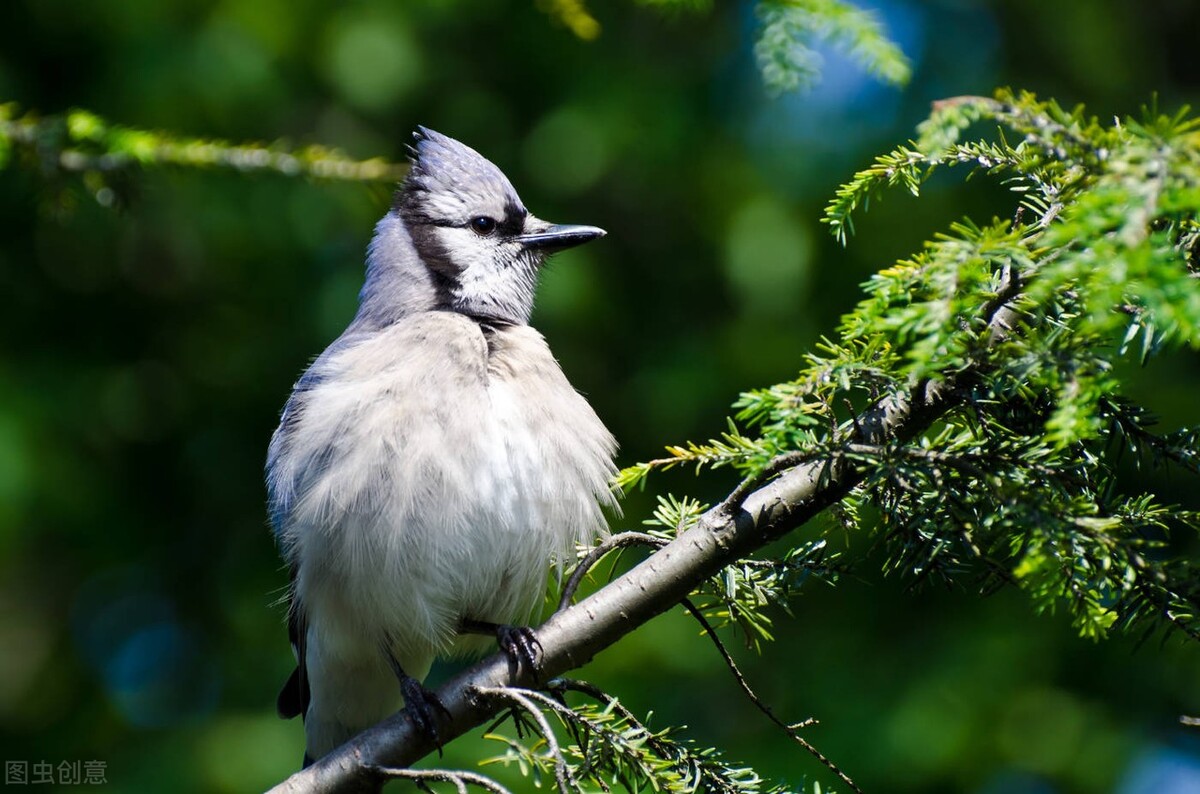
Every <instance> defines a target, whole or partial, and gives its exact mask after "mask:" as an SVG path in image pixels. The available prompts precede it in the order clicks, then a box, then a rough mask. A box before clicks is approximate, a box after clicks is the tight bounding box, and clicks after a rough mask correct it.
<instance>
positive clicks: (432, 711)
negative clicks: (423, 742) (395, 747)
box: [381, 646, 450, 755]
mask: <svg viewBox="0 0 1200 794" xmlns="http://www.w3.org/2000/svg"><path fill="white" fill-rule="evenodd" d="M381 650H382V651H383V655H384V658H386V659H387V661H388V664H389V665H390V666H391V668H392V672H393V673H395V674H396V678H397V680H399V681H400V694H401V695H403V696H404V707H405V708H406V709H408V713H409V716H411V717H412V721H413V723H414V724H416V726H417V730H419V731H420V732H421V733H422V734H423V735H424V736H425V737H426V738H427V739H429V740H430V741H431V742H433V744H434V745H435V746H436V747H437V751H438V755H441V754H442V737H441V735H440V734H438V729H437V723H438V720H437V717H438V715H439V714H440V715H441V716H442V717H443V718H445V719H447V720H448V719H450V710H449V709H448V708H446V704H445V703H443V702H442V700H441V698H439V697H438V696H437V695H436V694H435V693H433V692H431V691H430V690H428V689H426V688H425V687H424V686H422V685H421V682H420V681H418V680H417V679H415V678H413V677H412V676H411V675H409V674H408V673H406V672H404V668H403V667H401V666H400V662H398V661H396V657H395V656H393V655H392V653H391V651H390V650H388V648H387V647H386V646H384V647H383V648H382V649H381Z"/></svg>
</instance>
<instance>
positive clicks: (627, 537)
mask: <svg viewBox="0 0 1200 794" xmlns="http://www.w3.org/2000/svg"><path fill="white" fill-rule="evenodd" d="M667 543H668V541H667V540H665V539H664V538H656V537H655V536H654V535H650V534H647V533H645V532H618V533H617V534H616V535H610V536H609V537H608V538H606V539H605V540H604V542H603V543H600V544H599V545H597V546H594V547H592V549H591V551H589V552H588V553H587V554H586V555H585V556H584V558H583V559H582V560H580V561H579V564H578V565H576V566H575V570H573V571H572V572H571V578H569V579H568V580H567V583H566V584H565V585H563V591H562V596H560V597H559V599H558V609H556V610H554V611H555V612H561V611H562V610H564V609H566V608H567V607H569V606H570V605H571V599H572V598H574V597H575V591H576V590H578V589H579V585H580V583H582V582H583V577H584V576H586V575H587V572H588V571H590V570H591V569H592V566H594V565H595V564H596V563H597V562H598V561H599V560H600V558H601V557H603V556H604V555H605V554H608V553H609V552H610V551H612V550H613V549H620V548H625V547H626V546H654V547H655V548H662V547H663V546H665V545H667Z"/></svg>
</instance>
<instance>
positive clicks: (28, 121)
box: [0, 102, 408, 205]
mask: <svg viewBox="0 0 1200 794" xmlns="http://www.w3.org/2000/svg"><path fill="white" fill-rule="evenodd" d="M13 162H23V163H25V164H28V165H32V166H35V167H36V168H37V169H38V170H40V171H41V172H42V173H43V174H45V175H46V176H47V177H58V176H61V175H71V176H77V177H79V178H81V179H82V180H83V183H84V185H85V186H86V187H87V188H88V189H89V191H90V192H91V193H92V194H93V195H94V196H95V198H96V199H97V201H99V202H100V203H101V204H105V205H110V204H113V203H116V202H118V201H119V199H120V194H119V191H120V186H121V181H120V180H121V178H122V176H123V175H125V174H127V173H129V172H131V171H133V170H136V169H139V168H149V167H164V166H165V167H177V168H224V169H232V170H234V171H241V172H254V171H268V172H275V173H278V174H282V175H284V176H289V177H296V176H308V177H313V178H317V179H335V180H349V181H356V182H395V181H397V180H399V179H400V178H401V177H403V176H404V174H405V173H406V172H407V171H408V166H407V165H401V164H397V163H392V162H389V161H387V160H385V159H383V158H379V157H374V158H371V159H368V160H355V159H352V158H350V157H347V156H346V155H344V154H342V153H341V152H339V151H337V150H336V149H330V148H327V147H324V146H316V145H310V146H303V147H299V148H294V147H291V146H289V145H287V144H286V143H284V142H276V143H272V144H262V143H230V142H228V141H222V140H215V139H208V138H194V137H184V136H179V135H176V134H173V133H168V132H163V131H158V130H145V129H138V128H135V127H127V126H123V125H119V124H112V123H110V122H109V121H106V120H105V119H103V118H101V117H100V116H98V115H96V114H95V113H91V112H89V111H86V110H79V109H75V110H70V111H67V112H66V113H64V114H62V115H53V116H41V115H39V114H38V113H36V112H25V113H22V112H21V109H20V108H19V107H18V106H17V105H16V104H15V103H12V102H9V103H6V104H0V169H3V168H5V167H7V166H8V165H10V164H12V163H13Z"/></svg>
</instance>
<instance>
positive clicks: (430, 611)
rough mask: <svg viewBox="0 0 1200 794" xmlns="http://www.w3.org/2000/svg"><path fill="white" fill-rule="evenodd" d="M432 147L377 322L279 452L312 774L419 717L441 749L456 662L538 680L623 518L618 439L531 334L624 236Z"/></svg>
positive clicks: (384, 243)
mask: <svg viewBox="0 0 1200 794" xmlns="http://www.w3.org/2000/svg"><path fill="white" fill-rule="evenodd" d="M413 137H414V143H413V144H412V145H411V146H410V148H409V151H410V161H411V165H410V168H409V171H408V173H407V175H406V176H405V177H404V178H403V180H402V181H401V182H400V184H399V186H398V188H397V190H396V192H395V194H394V197H393V200H392V202H391V206H390V207H389V210H388V211H387V213H386V214H385V215H384V216H383V218H382V219H381V220H380V221H379V222H378V224H377V225H376V226H375V230H374V236H373V238H372V239H371V242H370V244H369V245H368V248H367V256H366V275H365V279H364V282H363V286H362V289H361V291H360V293H359V296H358V307H357V311H356V313H355V315H354V317H353V319H352V320H351V321H350V323H349V325H348V326H347V327H346V329H345V330H344V331H343V332H342V334H341V335H340V336H338V337H337V338H336V339H335V340H334V341H333V342H332V343H331V344H330V345H329V346H328V347H327V348H326V349H325V350H324V352H322V353H321V354H320V355H319V356H318V357H317V358H316V359H315V360H314V361H313V362H312V364H311V365H310V366H309V367H308V368H307V370H305V371H304V373H303V374H302V375H301V376H300V378H299V380H297V381H296V383H295V385H294V386H293V388H292V392H291V395H290V397H289V398H288V400H287V402H286V403H285V405H284V408H283V411H282V413H281V415H280V419H279V425H278V427H277V429H276V430H275V432H274V434H273V435H272V437H271V441H270V444H269V447H268V452H267V462H266V484H267V495H268V509H269V513H270V517H271V524H272V526H273V530H274V534H275V537H276V540H277V543H278V546H279V548H280V552H281V555H282V556H283V558H284V560H285V561H286V563H287V565H288V567H289V569H290V573H291V584H290V587H289V592H288V601H289V607H288V629H289V637H290V639H291V643H292V647H293V651H294V653H295V656H296V662H297V665H296V669H295V671H294V672H293V673H292V675H291V677H290V678H289V679H288V681H287V683H286V684H285V685H284V687H283V690H282V691H281V692H280V694H279V698H278V701H277V707H278V710H279V713H280V715H281V716H283V717H294V716H296V715H300V716H302V717H303V719H304V729H305V754H304V764H305V766H307V765H309V764H310V763H312V762H313V761H314V760H315V759H317V758H320V757H321V756H323V755H325V754H326V753H328V752H329V751H330V750H332V749H334V748H335V747H337V746H339V745H340V744H342V743H344V742H346V741H347V740H349V739H350V738H351V737H353V736H354V735H356V734H357V733H359V732H361V731H362V730H364V729H366V728H368V727H370V726H371V725H373V724H375V723H377V722H379V721H380V720H382V719H384V718H386V717H388V716H390V715H391V714H392V713H394V712H395V711H397V710H398V709H399V708H400V707H401V705H402V704H407V705H409V706H412V707H413V708H410V709H409V710H410V712H413V713H414V718H415V719H416V720H417V722H418V724H419V725H420V726H421V727H423V728H424V729H425V730H426V731H427V733H428V734H431V735H432V736H433V737H434V738H435V740H436V738H437V732H436V722H437V718H438V716H439V710H444V709H443V708H442V707H441V704H440V702H439V701H437V699H436V696H434V695H433V694H432V693H431V692H429V691H428V690H426V689H425V688H424V686H423V684H422V683H421V682H422V680H423V679H424V678H425V676H426V675H427V674H428V672H429V670H430V667H431V665H432V663H433V662H434V660H435V659H437V658H443V657H454V656H460V655H464V654H473V653H479V652H481V651H483V650H486V648H487V647H489V644H490V643H492V642H493V641H494V640H495V641H499V643H500V645H501V647H502V648H503V649H504V650H505V651H506V652H507V653H509V654H510V657H511V658H513V659H514V660H517V661H522V660H523V661H524V663H527V664H536V661H537V660H536V654H537V652H538V650H539V646H538V645H537V642H536V639H535V638H534V637H533V636H532V634H531V633H530V631H529V630H528V629H527V628H524V623H525V621H528V620H529V619H530V618H531V616H532V615H533V613H534V612H535V609H536V608H537V607H538V606H539V605H540V604H541V603H543V600H544V599H545V596H546V593H547V589H548V587H549V583H550V582H551V581H552V580H553V577H552V576H551V572H552V571H555V570H558V571H561V570H562V567H563V566H564V565H565V564H567V562H569V561H570V560H572V559H574V556H575V554H576V550H577V548H578V546H579V545H587V544H590V543H593V542H595V540H596V539H597V538H600V537H602V536H603V535H604V534H605V533H606V532H607V522H606V515H609V514H612V512H613V511H616V510H617V508H616V505H615V496H614V492H613V490H612V486H611V482H612V478H613V475H614V474H615V466H614V462H613V461H614V456H615V454H616V449H617V445H616V441H615V439H614V437H613V435H612V434H611V433H610V432H609V430H608V429H607V428H606V427H605V425H604V423H603V422H602V421H601V420H600V418H599V417H598V416H597V414H596V412H595V411H594V410H593V409H592V407H591V405H590V404H589V403H588V401H587V400H586V398H585V397H584V396H582V395H581V394H580V393H579V392H578V391H576V390H575V388H574V387H573V386H572V385H571V384H570V382H569V381H568V380H567V378H566V376H565V375H564V373H563V371H562V369H561V367H560V366H559V364H558V362H557V360H556V359H555V357H554V356H553V354H552V353H551V351H550V348H549V346H548V344H547V342H546V340H545V338H544V337H543V336H542V335H541V334H540V333H538V332H537V331H536V330H535V329H534V328H532V327H531V326H530V324H529V320H530V313H531V311H532V309H533V304H534V295H535V290H536V287H537V283H538V279H539V273H540V271H541V269H542V267H543V264H544V263H545V261H546V259H547V257H549V256H550V255H551V254H553V253H556V252H558V251H561V250H564V249H568V248H572V247H574V246H577V245H581V244H583V243H586V242H588V241H591V240H596V239H598V238H600V237H603V236H604V235H605V232H604V230H603V229H600V228H597V227H595V226H584V225H556V224H551V223H548V222H546V221H543V220H540V219H539V218H537V217H535V216H534V215H532V214H531V213H530V212H529V211H528V210H527V209H526V208H525V205H524V203H522V201H521V199H520V197H519V196H518V195H517V192H516V190H515V189H514V188H513V186H512V183H511V182H510V181H509V180H508V178H507V177H506V176H505V175H504V174H503V172H502V171H501V170H500V169H499V168H498V167H497V166H495V165H494V164H493V163H492V162H490V161H489V160H487V159H485V158H484V157H483V156H482V155H480V154H479V153H478V152H476V151H475V150H474V149H471V148H470V147H468V146H466V145H464V144H462V143H460V142H459V141H457V140H455V139H453V138H450V137H448V136H446V135H442V134H441V133H438V132H435V131H433V130H431V129H427V128H425V127H418V128H417V131H416V132H415V133H414V136H413ZM487 635H492V637H494V640H493V639H492V638H489V636H487Z"/></svg>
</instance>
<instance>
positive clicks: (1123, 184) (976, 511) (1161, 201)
mask: <svg viewBox="0 0 1200 794" xmlns="http://www.w3.org/2000/svg"><path fill="white" fill-rule="evenodd" d="M981 122H990V123H995V124H997V125H999V126H1000V127H1001V129H1000V131H999V132H998V133H997V134H996V135H994V136H992V137H989V138H981V139H979V140H973V141H965V142H964V141H962V140H961V139H962V137H963V136H964V134H965V133H966V132H967V131H968V130H969V129H971V128H972V127H973V126H976V125H979V124H980V123H981ZM1197 130H1198V123H1197V121H1196V120H1194V119H1189V118H1188V117H1187V115H1186V114H1185V113H1179V114H1176V115H1173V116H1167V115H1162V114H1159V113H1157V112H1155V111H1152V110H1148V111H1146V113H1145V114H1144V116H1143V118H1142V119H1140V120H1138V121H1133V120H1124V121H1118V122H1115V123H1114V124H1112V125H1108V126H1104V125H1101V124H1099V123H1098V122H1097V121H1096V120H1095V119H1093V118H1090V117H1087V116H1086V115H1085V114H1084V112H1083V110H1082V109H1075V110H1073V111H1069V112H1068V111H1065V110H1063V109H1062V108H1060V107H1059V106H1058V105H1056V104H1055V103H1053V102H1041V101H1038V100H1037V99H1036V98H1035V97H1033V96H1031V95H1028V94H1022V95H1019V96H1018V95H1013V94H1011V93H1008V92H1001V93H999V94H998V95H997V97H996V98H994V99H988V98H978V97H967V98H960V99H957V100H953V101H949V102H943V103H941V104H939V105H938V106H937V107H936V108H935V111H934V113H933V114H932V115H931V117H930V118H929V119H928V120H927V121H926V122H925V123H924V124H922V126H921V128H920V141H918V142H917V143H915V144H913V145H911V146H905V147H900V148H898V149H896V150H895V151H893V152H891V153H890V154H887V155H884V156H883V157H880V158H878V159H877V160H876V162H875V163H874V164H873V165H872V166H871V167H870V168H868V169H866V170H864V171H862V172H861V173H859V174H857V175H856V176H855V178H854V179H853V180H852V181H851V182H849V183H848V184H847V185H845V186H844V187H843V188H842V189H841V190H840V191H838V194H837V196H836V197H835V199H834V200H833V202H832V203H831V204H830V205H829V207H828V209H827V211H826V218H825V220H826V222H827V223H828V224H829V226H830V229H831V230H832V232H833V233H834V234H835V235H836V236H837V237H838V238H839V239H842V240H845V239H846V236H847V234H848V232H849V231H850V230H852V224H851V221H852V217H853V215H854V213H855V212H856V211H858V210H862V209H866V207H867V205H868V202H869V200H870V199H871V198H873V197H877V196H879V195H880V194H881V193H882V191H883V190H885V189H888V188H892V187H901V188H904V189H906V190H908V191H909V192H911V193H913V194H919V192H920V188H921V185H922V184H923V183H924V182H925V180H926V179H928V178H929V176H930V174H931V173H932V172H933V171H934V170H935V169H936V168H937V167H939V166H956V165H967V166H969V167H970V168H972V170H973V171H974V172H980V173H984V174H987V175H990V176H998V177H1000V178H1002V179H1003V180H1004V181H1005V183H1006V184H1007V185H1008V186H1009V187H1010V188H1011V189H1012V190H1013V191H1014V192H1015V193H1016V194H1017V196H1018V201H1017V207H1016V210H1015V217H1014V218H1013V219H1012V220H1011V221H999V220H997V221H993V222H991V223H989V224H987V225H978V224H975V223H973V222H971V221H969V220H964V221H961V222H958V223H955V224H952V225H951V227H950V229H949V231H948V232H946V233H944V234H940V235H938V236H936V237H935V238H934V239H933V240H932V241H930V242H929V243H927V244H926V245H925V247H924V249H923V250H922V251H921V252H920V253H918V254H917V255H916V256H914V257H912V258H910V259H907V260H904V261H901V262H899V263H897V264H896V265H894V266H892V267H889V268H887V269H885V270H882V271H880V272H879V273H877V274H876V275H875V276H873V277H872V278H871V280H870V281H869V282H868V283H867V284H866V285H865V286H864V289H865V291H866V297H865V298H864V300H863V301H862V302H861V303H860V304H859V305H858V307H857V308H856V309H855V310H854V311H853V312H851V313H849V314H848V315H846V316H845V317H844V318H843V320H842V323H841V325H840V327H839V329H838V335H837V338H836V339H834V340H826V341H825V342H824V343H823V344H822V346H821V348H820V349H819V350H818V351H817V352H816V353H814V354H813V355H811V356H809V359H808V363H807V366H806V367H805V368H804V369H803V370H802V371H801V373H800V374H799V376H798V377H797V378H796V379H795V380H793V381H790V382H788V383H783V384H778V385H775V386H771V387H768V388H765V389H759V390H756V391H753V392H749V393H747V394H744V395H743V396H742V397H741V399H740V400H739V401H738V403H737V404H736V406H735V407H736V408H737V409H739V412H738V414H737V419H738V420H739V421H740V422H741V423H742V426H741V428H738V427H734V426H731V428H730V430H729V431H727V432H726V433H725V434H724V435H723V436H722V438H721V439H720V440H718V441H715V442H710V443H709V444H687V445H680V446H675V447H671V448H669V451H670V452H671V457H669V458H665V459H662V460H659V461H652V462H650V463H649V464H643V465H642V466H641V467H636V468H635V470H634V471H633V472H632V473H627V474H626V475H625V476H624V478H623V480H622V481H623V482H634V483H639V484H640V483H644V481H645V477H646V475H647V474H648V473H649V471H651V470H653V469H655V468H666V467H669V466H671V465H675V464H679V463H690V462H694V463H696V464H697V465H698V466H720V465H728V466H733V467H735V468H737V469H738V470H739V471H740V472H741V473H742V474H743V475H744V476H747V477H750V478H760V479H761V478H766V477H769V476H772V475H774V474H776V473H777V472H778V471H779V470H780V469H781V468H783V467H784V466H783V465H781V464H786V465H794V464H795V463H798V462H802V461H804V460H812V459H818V458H824V459H832V458H835V457H836V458H841V459H843V460H846V461H849V462H852V463H853V464H854V465H856V466H858V467H860V469H861V470H862V471H864V472H865V481H864V482H863V483H862V484H861V485H860V486H859V487H858V488H857V489H856V490H855V491H854V492H853V493H852V494H851V496H850V498H849V499H848V500H847V501H846V502H845V503H844V504H843V505H841V508H840V511H839V518H840V519H841V522H840V524H838V526H839V527H840V526H849V527H851V528H857V529H861V530H864V531H871V532H873V533H874V534H876V536H877V537H878V538H879V539H880V542H881V544H882V548H883V549H884V551H885V552H886V568H887V569H888V570H889V571H892V572H895V573H898V574H902V575H906V576H911V577H914V578H915V580H916V581H922V582H924V581H942V582H959V581H969V582H975V583H977V584H979V585H980V586H981V587H983V588H984V589H990V588H992V587H995V586H999V585H1003V584H1016V585H1017V586H1019V587H1021V588H1022V589H1023V590H1025V591H1026V592H1027V593H1028V594H1029V596H1030V598H1031V599H1032V601H1033V604H1034V607H1035V608H1036V609H1037V610H1039V611H1050V610H1055V609H1066V610H1067V611H1068V612H1069V613H1070V615H1071V617H1072V620H1073V621H1074V624H1075V626H1076V628H1077V629H1078V631H1079V633H1080V634H1081V635H1083V636H1085V637H1091V638H1093V639H1100V638H1102V637H1104V636H1106V635H1107V634H1108V633H1109V632H1110V631H1111V630H1113V629H1121V630H1130V629H1141V630H1145V631H1147V632H1152V631H1154V630H1155V629H1156V628H1159V627H1163V626H1167V627H1172V628H1174V629H1178V630H1180V631H1181V632H1183V633H1185V634H1186V635H1189V636H1191V637H1193V638H1200V616H1198V614H1197V609H1198V607H1200V575H1198V574H1200V571H1198V570H1197V566H1196V564H1195V562H1194V561H1193V560H1192V559H1189V557H1188V555H1187V554H1185V553H1182V551H1181V550H1182V549H1184V548H1185V547H1186V544H1188V543H1194V541H1195V533H1196V530H1197V529H1200V514H1198V513H1196V512H1194V511H1191V510H1184V509H1179V508H1176V507H1172V506H1170V505H1167V504H1164V503H1162V501H1161V500H1160V499H1158V498H1157V497H1156V496H1155V495H1154V494H1152V493H1147V492H1145V491H1144V490H1141V489H1140V488H1139V486H1137V485H1136V478H1135V477H1132V476H1131V475H1130V474H1129V473H1128V472H1123V471H1122V470H1121V469H1120V467H1119V464H1120V461H1121V460H1122V455H1124V456H1125V457H1126V458H1128V459H1131V460H1133V461H1134V462H1136V463H1137V464H1138V465H1139V466H1140V465H1149V466H1156V467H1158V466H1166V467H1171V468H1173V469H1176V470H1177V473H1178V474H1179V476H1183V477H1189V478H1195V477H1197V475H1200V468H1198V466H1197V454H1198V453H1197V443H1196V442H1197V440H1198V437H1200V429H1197V428H1184V429H1182V430H1179V431H1177V432H1174V433H1168V434H1158V433H1156V432H1155V428H1154V419H1153V417H1152V415H1151V414H1150V412H1149V411H1148V410H1146V409H1145V408H1144V407H1142V406H1140V405H1138V404H1137V403H1136V402H1134V401H1132V400H1131V399H1130V398H1129V397H1128V396H1126V395H1124V394H1123V389H1124V387H1125V382H1126V378H1127V376H1125V375H1123V373H1124V372H1126V371H1127V370H1128V369H1129V366H1130V365H1131V364H1145V363H1146V362H1147V361H1148V360H1150V359H1152V358H1154V357H1155V356H1156V355H1157V354H1159V353H1160V352H1162V351H1164V350H1167V349H1172V348H1179V347H1190V348H1193V349H1195V348H1198V347H1200V282H1198V280H1197V276H1198V271H1200V268H1198V263H1197V223H1198V218H1200V133H1198V132H1197ZM1010 138H1011V139H1013V140H1014V141H1015V142H1010V141H1009V139H1010ZM1001 306H1008V307H1010V308H1011V310H1012V314H1011V317H1010V319H1009V321H1010V322H1011V323H1015V325H1016V327H1015V328H1013V329H1011V331H1006V329H1005V328H1003V327H998V326H997V323H996V317H997V311H998V310H999V309H1000V307H1001ZM926 383H945V384H952V388H953V389H954V399H953V400H952V401H951V407H950V409H949V411H948V412H947V413H945V414H944V415H943V416H941V417H939V420H938V421H937V422H936V423H935V424H934V425H933V426H932V427H931V428H930V429H929V430H927V431H926V432H924V433H922V434H920V435H919V436H918V437H917V438H914V439H911V440H903V439H900V440H893V441H890V442H888V443H885V444H881V445H878V446H874V445H866V444H861V443H855V442H853V441H852V440H850V439H851V435H852V431H853V429H854V422H855V420H854V419H853V418H848V417H847V414H846V409H847V406H851V405H854V406H857V407H858V409H862V408H863V407H869V406H870V405H874V404H876V403H878V402H879V401H880V400H882V399H885V398H888V397H893V396H896V395H902V394H904V393H905V392H907V391H909V390H911V389H913V388H914V387H916V386H917V385H919V384H926ZM862 506H870V507H871V508H872V509H871V511H869V512H870V515H872V516H877V518H872V519H864V518H862V517H861V515H860V512H859V508H860V507H862ZM831 531H833V530H827V531H826V533H827V534H828V533H829V532H831ZM799 548H800V549H804V548H805V547H799ZM738 575H739V574H738V572H736V571H735V572H733V573H731V574H730V576H733V577H737V576H738ZM760 592H761V593H763V594H764V595H765V596H766V597H765V599H764V601H765V602H768V603H770V602H782V601H785V600H786V595H787V593H786V589H784V590H780V591H774V590H766V589H765V590H761V591H760ZM739 604H740V605H741V606H742V607H743V608H745V609H747V610H748V612H749V613H750V614H752V613H753V610H752V601H751V600H743V601H740V602H739ZM729 619H733V617H732V616H730V618H729ZM736 621H737V622H738V623H739V625H743V626H748V627H751V629H753V627H754V626H755V625H756V619H755V618H754V617H751V616H749V615H738V616H737V618H736ZM758 623H759V624H761V619H760V620H759V621H758ZM756 636H758V637H767V636H769V635H768V634H767V633H766V632H764V631H762V630H758V631H757V634H756Z"/></svg>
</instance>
